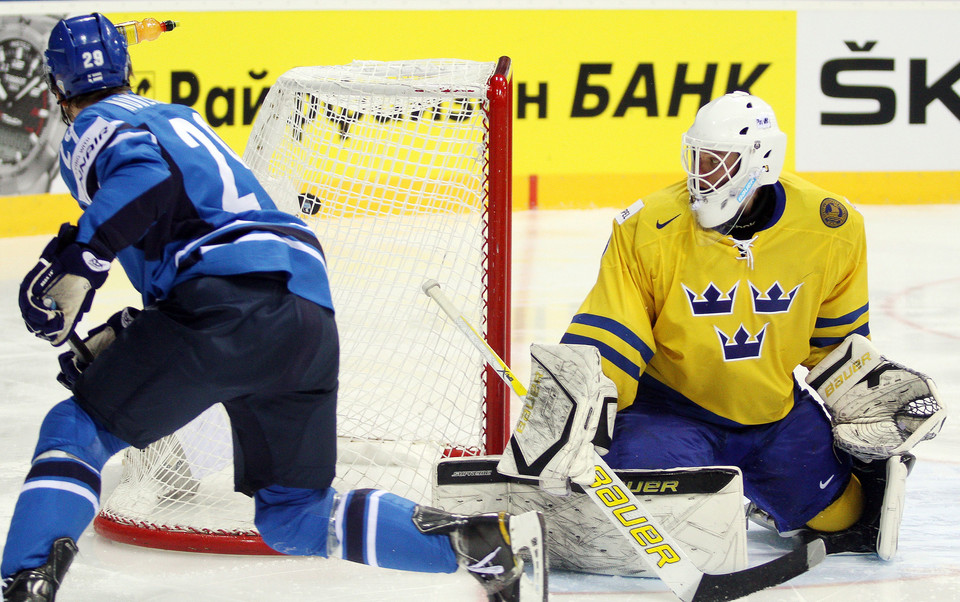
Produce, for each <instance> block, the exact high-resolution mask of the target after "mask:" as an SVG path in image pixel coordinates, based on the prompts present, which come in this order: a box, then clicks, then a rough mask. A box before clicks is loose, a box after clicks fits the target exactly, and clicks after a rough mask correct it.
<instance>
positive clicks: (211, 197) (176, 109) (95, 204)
mask: <svg viewBox="0 0 960 602" xmlns="http://www.w3.org/2000/svg"><path fill="white" fill-rule="evenodd" d="M60 172H61V174H62V176H63V179H64V181H65V182H66V184H67V187H68V188H69V189H70V192H71V194H72V195H73V196H74V198H76V199H77V201H78V202H79V203H80V207H81V209H83V215H82V216H81V217H80V219H79V220H78V223H77V225H78V227H79V233H78V236H77V241H78V242H80V243H84V244H86V245H88V246H89V247H90V248H91V249H92V250H93V251H94V252H95V253H97V254H98V255H99V256H100V257H101V258H102V259H107V260H113V259H114V258H116V259H117V260H118V261H119V262H120V264H121V265H122V266H123V269H124V271H125V272H126V273H127V276H128V277H129V279H130V281H131V282H132V283H133V286H134V287H135V288H136V289H137V290H138V291H139V292H140V293H141V294H142V295H143V302H144V305H150V304H152V303H153V302H155V301H157V300H160V299H164V298H166V296H167V295H168V294H169V293H170V291H171V290H172V289H173V287H175V286H176V285H178V284H180V283H181V282H184V281H186V280H189V279H191V278H195V277H197V276H200V275H215V276H224V275H232V274H244V273H251V272H280V273H285V274H287V275H288V288H289V289H290V291H291V292H292V293H294V294H296V295H299V296H301V297H304V298H306V299H309V300H310V301H313V302H315V303H317V304H319V305H322V306H324V307H328V308H331V309H332V308H333V303H332V301H331V296H330V286H329V281H328V278H327V270H326V263H325V260H324V257H323V252H322V250H321V248H320V243H319V242H318V241H317V239H316V236H315V235H314V234H313V232H312V231H310V229H309V228H307V226H306V225H305V224H304V223H303V222H302V221H300V220H299V219H297V218H296V217H294V216H292V215H289V214H287V213H284V212H282V211H278V210H277V208H276V206H275V205H274V203H273V201H272V200H271V199H270V196H269V195H268V194H267V192H266V191H265V190H264V189H263V187H262V186H261V185H260V183H259V182H258V181H257V179H256V177H255V176H254V174H253V172H251V171H250V169H249V168H248V167H247V166H246V165H244V163H243V161H242V160H241V158H240V157H238V156H237V155H236V154H235V153H234V152H233V151H232V150H231V149H230V148H229V147H228V146H227V144H226V143H225V142H224V141H223V140H221V139H220V137H219V136H217V135H216V134H215V133H214V131H213V130H212V129H211V128H210V126H209V125H208V124H207V123H206V122H205V121H204V120H203V119H202V118H201V117H200V115H199V114H198V113H197V112H196V111H194V110H193V109H191V108H189V107H186V106H183V105H175V104H167V103H161V102H158V101H155V100H151V99H148V98H143V97H141V96H137V95H136V94H130V93H128V94H117V95H114V96H110V97H108V98H106V99H104V100H101V101H100V102H97V103H95V104H93V105H91V106H89V107H86V108H85V109H83V110H82V111H81V112H80V113H79V115H77V118H76V120H75V121H74V123H73V125H72V126H71V127H70V128H68V130H67V133H66V135H65V136H64V139H63V143H62V144H61V147H60Z"/></svg>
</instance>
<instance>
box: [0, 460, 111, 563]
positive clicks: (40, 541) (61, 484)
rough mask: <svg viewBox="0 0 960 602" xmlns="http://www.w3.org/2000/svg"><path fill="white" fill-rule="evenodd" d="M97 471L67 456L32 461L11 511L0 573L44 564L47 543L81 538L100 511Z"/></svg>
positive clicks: (48, 544) (47, 552)
mask: <svg viewBox="0 0 960 602" xmlns="http://www.w3.org/2000/svg"><path fill="white" fill-rule="evenodd" d="M99 498H100V472H99V471H98V470H96V469H94V468H93V467H92V466H90V465H89V464H86V463H84V462H81V461H80V460H78V459H76V458H73V457H70V456H68V455H66V454H45V455H41V456H39V457H38V458H37V459H36V460H34V463H33V466H32V467H31V469H30V473H29V474H28V475H27V478H26V480H25V481H24V483H23V489H21V491H20V497H18V498H17V504H16V506H15V507H14V511H13V519H12V520H11V522H10V531H9V532H8V533H7V543H6V545H5V546H4V548H3V564H2V566H0V574H2V575H3V577H5V578H6V577H9V576H11V575H13V574H15V573H17V572H19V571H21V570H23V569H29V568H35V567H38V566H40V565H42V564H43V563H45V562H46V561H47V555H48V554H49V553H50V542H52V541H55V540H56V539H59V538H61V537H69V538H71V539H73V540H74V541H77V539H78V538H79V537H80V535H81V534H82V533H83V531H84V529H86V528H87V525H89V524H90V521H91V520H93V517H94V516H95V515H96V513H97V510H98V509H99Z"/></svg>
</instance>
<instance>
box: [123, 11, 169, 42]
mask: <svg viewBox="0 0 960 602" xmlns="http://www.w3.org/2000/svg"><path fill="white" fill-rule="evenodd" d="M177 25H179V23H177V22H176V21H157V20H156V19H154V18H153V17H147V18H146V19H144V20H143V21H127V22H125V23H119V24H118V25H117V31H119V32H120V33H121V34H123V37H124V38H126V40H127V46H132V45H133V44H137V43H139V42H146V41H149V40H156V39H157V38H159V37H160V34H161V33H163V32H165V31H170V30H172V29H173V28H175V27H176V26H177Z"/></svg>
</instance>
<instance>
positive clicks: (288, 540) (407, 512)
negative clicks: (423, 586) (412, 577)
mask: <svg viewBox="0 0 960 602" xmlns="http://www.w3.org/2000/svg"><path fill="white" fill-rule="evenodd" d="M335 494H336V492H335V491H334V490H333V489H332V488H330V489H327V490H324V491H314V490H309V489H294V488H290V487H281V486H276V485H274V486H271V487H266V488H264V489H261V490H259V491H257V493H256V495H255V496H254V499H255V500H256V507H257V518H256V525H257V529H258V530H259V531H260V533H261V535H262V536H263V540H264V541H265V542H266V543H267V544H268V545H269V546H270V547H272V548H273V549H275V550H277V551H278V552H281V553H284V554H291V555H317V556H328V555H329V556H334V557H338V558H344V559H346V560H350V561H353V562H360V563H363V564H369V565H371V566H379V567H384V568H391V569H401V570H406V571H418V572H426V573H452V572H454V571H456V570H457V558H456V555H455V554H454V552H453V548H452V547H451V546H450V539H449V537H447V536H446V535H426V534H423V533H421V532H420V531H419V530H418V529H417V528H416V526H415V525H414V524H413V511H414V509H415V508H416V504H414V503H413V502H411V501H410V500H407V499H405V498H402V497H399V496H397V495H394V494H392V493H387V492H385V491H380V490H376V489H356V490H353V491H348V492H347V493H345V494H344V495H343V497H342V498H341V499H340V500H339V503H335V501H336V499H335ZM331 514H333V516H331ZM329 529H334V530H335V532H334V533H333V535H334V538H332V539H333V541H334V542H339V545H337V547H336V548H335V549H332V550H328V549H327V543H328V540H329V539H331V538H330V535H331V534H330V532H329Z"/></svg>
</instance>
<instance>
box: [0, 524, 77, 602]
mask: <svg viewBox="0 0 960 602" xmlns="http://www.w3.org/2000/svg"><path fill="white" fill-rule="evenodd" d="M76 555H77V544H75V543H74V542H73V540H72V539H70V538H69V537H61V538H60V539H58V540H56V541H55V542H53V546H51V549H50V555H49V556H48V557H47V562H46V563H45V564H43V565H41V566H38V567H37V568H33V569H24V570H22V571H20V572H19V573H17V574H15V575H13V577H11V578H10V579H9V580H4V583H3V602H53V600H55V599H56V597H57V590H58V589H59V588H60V584H61V583H62V582H63V577H64V575H66V574H67V569H68V568H70V563H72V562H73V557H74V556H76Z"/></svg>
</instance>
